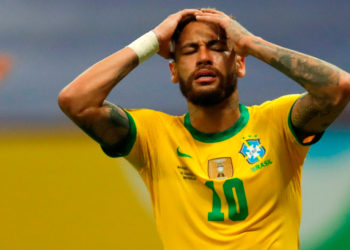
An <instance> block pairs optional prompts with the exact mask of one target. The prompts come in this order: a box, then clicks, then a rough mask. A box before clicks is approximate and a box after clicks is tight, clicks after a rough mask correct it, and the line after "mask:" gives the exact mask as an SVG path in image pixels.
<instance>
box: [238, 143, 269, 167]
mask: <svg viewBox="0 0 350 250" xmlns="http://www.w3.org/2000/svg"><path fill="white" fill-rule="evenodd" d="M239 152H240V153H241V154H242V155H243V157H244V158H245V159H246V160H247V162H248V163H249V164H254V163H257V162H258V161H260V160H261V158H262V157H263V156H264V155H265V153H266V150H265V148H264V147H263V146H262V145H261V143H260V139H247V140H245V142H243V144H242V147H241V150H240V151H239Z"/></svg>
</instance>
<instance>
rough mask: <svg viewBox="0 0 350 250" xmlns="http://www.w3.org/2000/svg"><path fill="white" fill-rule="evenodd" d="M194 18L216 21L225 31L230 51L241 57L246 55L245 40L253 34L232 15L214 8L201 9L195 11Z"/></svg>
mask: <svg viewBox="0 0 350 250" xmlns="http://www.w3.org/2000/svg"><path fill="white" fill-rule="evenodd" d="M195 15H196V19H197V20H198V21H204V22H210V23H216V24H218V25H220V26H221V27H222V28H223V29H224V30H225V32H226V36H227V46H228V48H229V50H230V51H232V50H234V52H235V53H236V54H238V55H240V56H242V57H246V56H248V48H247V42H248V40H249V38H251V37H253V34H252V33H250V32H249V31H248V30H246V29H245V28H244V27H243V26H242V25H240V24H239V23H238V22H237V21H236V20H234V19H233V18H232V17H230V16H228V15H226V14H225V13H224V12H221V11H218V10H214V9H201V11H200V12H196V13H195Z"/></svg>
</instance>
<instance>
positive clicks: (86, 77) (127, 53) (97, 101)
mask: <svg viewBox="0 0 350 250" xmlns="http://www.w3.org/2000/svg"><path fill="white" fill-rule="evenodd" d="M137 65H138V58H137V55H136V53H135V52H134V51H133V50H131V49H130V48H123V49H121V50H119V51H118V52H116V53H114V54H112V55H110V56H108V57H106V58H105V59H103V60H101V61H99V62H97V63H96V64H94V65H93V66H91V67H90V68H88V69H87V70H86V71H84V72H83V73H82V74H80V75H79V76H78V77H77V78H76V79H74V80H73V81H72V82H71V83H70V84H69V85H68V86H66V87H65V88H64V89H63V90H62V91H61V93H60V96H59V97H61V101H60V106H61V108H62V109H63V110H64V109H65V108H69V109H70V110H67V112H68V113H73V114H79V113H80V112H82V111H83V110H84V109H86V108H89V107H99V106H102V104H103V101H104V100H105V99H106V97H107V96H108V94H109V93H110V91H111V90H112V89H113V88H114V87H115V85H116V84H117V83H118V82H119V81H120V80H122V79H123V78H124V77H125V76H126V75H127V74H128V73H129V72H130V71H131V70H133V69H134V68H135V67H136V66H137ZM62 99H63V100H62ZM72 102H74V103H72ZM65 103H68V104H69V105H68V104H67V107H65ZM62 106H63V107H62ZM67 112H66V113H67Z"/></svg>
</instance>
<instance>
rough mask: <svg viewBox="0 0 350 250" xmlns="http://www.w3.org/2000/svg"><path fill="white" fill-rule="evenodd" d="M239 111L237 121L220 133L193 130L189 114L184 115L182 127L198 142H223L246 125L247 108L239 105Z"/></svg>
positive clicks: (247, 118) (247, 117)
mask: <svg viewBox="0 0 350 250" xmlns="http://www.w3.org/2000/svg"><path fill="white" fill-rule="evenodd" d="M239 111H240V112H241V116H240V118H239V119H238V121H237V122H236V123H235V124H234V125H233V126H232V127H230V128H228V129H226V130H225V131H222V132H218V133H203V132H200V131H199V130H197V129H195V128H194V127H193V126H192V124H191V120H190V115H189V113H186V115H185V119H184V125H185V127H186V129H187V130H188V131H189V132H190V133H191V135H192V136H193V138H194V139H196V140H198V141H201V142H206V143H213V142H221V141H224V140H226V139H229V138H231V137H232V136H234V135H236V134H237V133H238V132H239V131H241V130H242V129H243V128H244V126H245V125H246V124H247V123H248V121H249V112H248V109H247V107H246V106H244V105H242V104H240V105H239Z"/></svg>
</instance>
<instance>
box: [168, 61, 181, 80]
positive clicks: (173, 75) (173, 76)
mask: <svg viewBox="0 0 350 250" xmlns="http://www.w3.org/2000/svg"><path fill="white" fill-rule="evenodd" d="M169 69H170V73H171V81H172V82H173V83H177V82H179V78H178V76H177V68H176V63H175V62H174V61H172V62H169Z"/></svg>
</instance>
